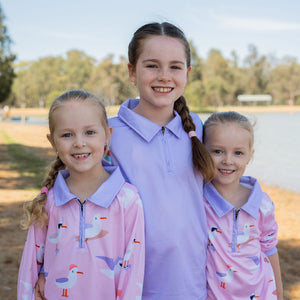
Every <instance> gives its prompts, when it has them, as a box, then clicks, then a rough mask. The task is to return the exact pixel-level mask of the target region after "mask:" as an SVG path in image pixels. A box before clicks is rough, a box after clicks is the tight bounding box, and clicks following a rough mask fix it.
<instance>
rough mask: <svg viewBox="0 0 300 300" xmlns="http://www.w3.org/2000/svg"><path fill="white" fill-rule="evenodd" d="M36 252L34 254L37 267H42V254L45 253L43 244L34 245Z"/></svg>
mask: <svg viewBox="0 0 300 300" xmlns="http://www.w3.org/2000/svg"><path fill="white" fill-rule="evenodd" d="M35 246H36V247H37V248H38V250H37V253H36V260H37V264H38V265H42V264H43V262H44V252H45V245H44V244H39V245H38V244H36V245H35Z"/></svg>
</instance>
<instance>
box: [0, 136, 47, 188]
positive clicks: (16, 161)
mask: <svg viewBox="0 0 300 300" xmlns="http://www.w3.org/2000/svg"><path fill="white" fill-rule="evenodd" d="M1 133H2V136H3V138H4V140H5V142H6V143H7V156H8V160H9V169H10V170H13V171H17V172H19V174H20V176H19V178H18V181H19V183H20V186H19V187H20V188H27V189H28V188H29V189H30V188H33V189H39V188H40V185H41V182H42V180H43V179H44V177H45V175H46V169H47V167H48V165H49V161H47V160H45V159H43V158H41V157H40V156H39V155H37V154H36V153H34V148H32V147H29V146H25V145H22V144H18V143H16V142H15V141H14V140H13V139H12V138H11V137H10V136H9V135H7V134H6V133H5V132H3V131H1ZM2 160H3V159H2Z"/></svg>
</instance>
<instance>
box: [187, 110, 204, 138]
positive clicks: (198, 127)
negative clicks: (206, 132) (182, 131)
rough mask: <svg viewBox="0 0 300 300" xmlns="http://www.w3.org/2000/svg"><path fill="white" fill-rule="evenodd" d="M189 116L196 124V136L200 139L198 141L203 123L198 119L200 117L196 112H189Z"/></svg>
mask: <svg viewBox="0 0 300 300" xmlns="http://www.w3.org/2000/svg"><path fill="white" fill-rule="evenodd" d="M190 115H191V117H192V118H193V122H194V124H195V126H196V133H197V136H198V138H199V139H200V141H202V134H203V132H202V131H203V123H202V121H201V119H200V117H199V116H198V114H196V113H192V112H191V113H190Z"/></svg>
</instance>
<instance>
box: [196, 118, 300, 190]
mask: <svg viewBox="0 0 300 300" xmlns="http://www.w3.org/2000/svg"><path fill="white" fill-rule="evenodd" d="M245 116H247V117H248V118H249V119H250V120H251V121H255V122H256V124H255V126H254V148H255V153H254V157H253V160H252V161H251V162H250V163H249V165H248V167H247V169H246V172H245V175H249V176H253V177H256V178H257V179H258V180H259V181H260V182H261V183H262V184H266V185H270V186H277V187H283V188H285V189H288V190H291V191H295V192H298V193H300V113H259V114H245ZM207 117H208V115H206V114H200V118H201V119H202V120H203V121H204V120H206V119H207Z"/></svg>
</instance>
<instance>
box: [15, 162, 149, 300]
mask: <svg viewBox="0 0 300 300" xmlns="http://www.w3.org/2000/svg"><path fill="white" fill-rule="evenodd" d="M106 170H107V171H108V172H109V173H111V175H110V177H109V178H108V179H107V180H106V181H105V182H104V183H103V184H102V185H101V186H100V187H99V189H98V190H97V191H96V192H95V193H94V194H93V195H92V196H90V197H88V198H87V199H86V200H85V201H84V203H81V202H80V201H79V199H78V198H77V197H76V196H75V195H73V194H72V193H70V191H69V189H68V187H67V185H66V182H65V178H66V177H67V176H68V171H67V170H63V171H60V172H59V174H58V177H57V179H56V182H55V185H54V187H53V189H52V190H50V191H49V193H48V197H47V203H46V206H45V208H46V212H47V214H48V217H49V223H48V226H47V227H44V228H42V229H41V228H39V226H38V225H35V226H31V227H30V228H29V231H28V236H27V240H26V244H25V247H24V251H23V256H22V261H21V265H20V269H19V278H18V299H19V300H21V299H31V297H32V294H33V288H34V286H35V283H36V281H37V278H38V273H39V271H40V268H41V265H42V264H43V268H44V272H45V276H46V283H45V296H46V298H47V299H49V300H51V299H55V300H56V299H66V298H67V297H68V299H78V300H79V299H80V300H82V299H107V300H108V299H109V300H111V299H126V300H132V299H138V297H140V296H141V294H142V286H143V277H144V256H145V254H144V251H145V241H144V219H143V208H142V202H141V200H140V197H139V195H138V192H137V190H136V188H135V187H134V186H132V185H131V184H128V183H125V181H124V178H123V176H122V175H121V172H120V170H119V168H118V167H106Z"/></svg>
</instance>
